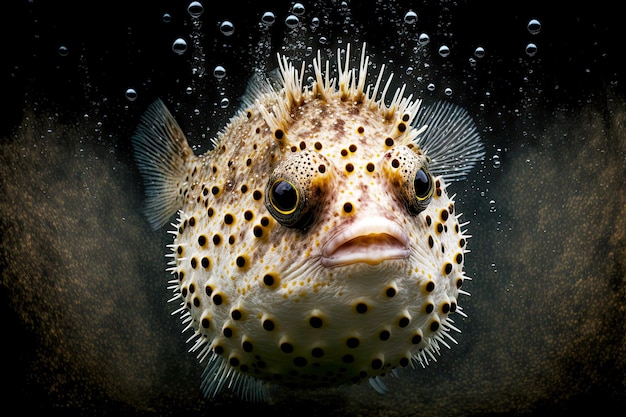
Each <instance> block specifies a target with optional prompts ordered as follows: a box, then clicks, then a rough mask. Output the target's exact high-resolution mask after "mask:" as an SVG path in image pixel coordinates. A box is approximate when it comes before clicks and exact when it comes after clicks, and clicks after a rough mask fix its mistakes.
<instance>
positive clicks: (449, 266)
mask: <svg viewBox="0 0 626 417" xmlns="http://www.w3.org/2000/svg"><path fill="white" fill-rule="evenodd" d="M450 272H452V264H451V263H450V262H446V264H445V265H444V266H443V273H444V274H446V275H448V274H450Z"/></svg>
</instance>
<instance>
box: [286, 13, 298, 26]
mask: <svg viewBox="0 0 626 417" xmlns="http://www.w3.org/2000/svg"><path fill="white" fill-rule="evenodd" d="M298 23H300V19H298V16H296V15H293V14H290V15H289V16H287V18H286V19H285V25H287V27H288V28H289V29H293V28H295V27H296V26H298Z"/></svg>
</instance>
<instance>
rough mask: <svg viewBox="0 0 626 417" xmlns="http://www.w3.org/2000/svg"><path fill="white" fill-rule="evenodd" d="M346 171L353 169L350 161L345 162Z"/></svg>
mask: <svg viewBox="0 0 626 417" xmlns="http://www.w3.org/2000/svg"><path fill="white" fill-rule="evenodd" d="M346 171H348V172H352V171H354V165H352V164H351V163H349V162H348V163H347V164H346Z"/></svg>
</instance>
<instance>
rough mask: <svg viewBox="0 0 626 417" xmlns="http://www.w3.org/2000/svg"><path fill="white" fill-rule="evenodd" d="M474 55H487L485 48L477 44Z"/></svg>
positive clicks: (481, 56) (479, 56)
mask: <svg viewBox="0 0 626 417" xmlns="http://www.w3.org/2000/svg"><path fill="white" fill-rule="evenodd" d="M474 56H475V57H476V58H483V57H484V56H485V48H483V47H482V46H477V47H476V49H474Z"/></svg>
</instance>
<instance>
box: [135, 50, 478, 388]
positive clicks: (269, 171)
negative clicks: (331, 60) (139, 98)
mask: <svg viewBox="0 0 626 417" xmlns="http://www.w3.org/2000/svg"><path fill="white" fill-rule="evenodd" d="M349 49H350V48H349V46H348V48H347V50H346V51H343V52H338V56H339V57H340V58H339V59H338V62H337V68H338V69H337V77H336V78H331V76H330V73H329V69H328V68H329V65H330V64H327V63H326V62H325V61H324V62H323V61H322V59H321V56H320V54H318V55H317V59H314V60H313V68H314V74H315V79H316V81H315V82H313V83H312V84H309V85H304V84H303V73H302V70H301V71H298V70H296V69H295V67H294V66H293V64H292V63H291V62H289V61H288V60H287V59H286V58H284V57H279V63H280V75H281V78H280V80H279V82H278V83H276V82H274V83H273V84H278V85H279V87H278V88H275V87H272V85H273V84H272V83H270V82H268V81H267V80H265V79H263V78H262V77H259V78H257V79H254V80H253V81H252V83H251V87H250V88H249V93H248V95H247V97H246V99H245V100H244V103H245V104H244V106H243V108H242V109H241V110H240V112H239V113H238V114H237V115H236V116H235V117H233V118H232V119H231V121H230V122H229V124H228V125H227V126H226V127H225V128H224V129H223V130H222V131H221V132H220V133H219V135H218V137H217V138H216V139H214V140H213V149H212V150H210V151H208V152H207V153H206V154H204V155H201V156H196V155H194V153H193V151H192V150H191V148H190V147H189V145H188V144H187V141H186V139H185V137H184V135H183V133H182V131H181V129H180V128H179V127H178V125H177V123H176V121H175V120H174V118H173V116H172V115H171V114H170V113H169V112H168V110H167V109H166V107H165V105H164V104H163V103H162V102H161V101H157V102H156V103H154V104H153V105H152V106H151V107H150V108H149V109H148V111H147V112H146V115H145V116H144V118H143V119H142V122H141V124H140V126H139V127H138V129H137V132H136V134H135V136H134V145H135V156H136V161H137V164H138V167H139V169H140V171H141V172H142V174H143V178H144V184H145V188H146V194H147V203H146V214H147V217H148V219H149V220H150V222H151V224H152V225H153V226H154V227H155V228H159V227H161V226H163V225H164V224H165V223H166V222H167V221H168V220H169V218H170V217H171V216H172V215H173V214H174V213H175V212H177V213H178V215H177V218H176V221H175V223H174V224H173V226H174V229H173V230H171V231H170V232H171V233H172V235H173V237H174V240H173V243H172V244H171V245H169V246H170V248H171V253H170V254H169V255H168V256H169V258H170V261H169V267H168V271H169V272H170V273H171V274H172V278H171V281H170V284H171V285H170V288H171V290H172V291H173V294H174V296H173V298H172V300H171V301H172V302H174V303H178V304H180V308H179V309H178V310H177V312H178V313H180V316H181V318H182V322H183V324H184V325H185V330H188V331H189V333H190V334H191V335H190V337H189V341H190V343H191V350H192V351H195V352H197V354H198V357H199V358H200V360H201V361H206V362H207V367H206V370H205V374H204V382H203V391H204V393H205V395H207V396H214V395H216V394H218V393H219V392H220V391H221V390H222V388H224V387H225V386H229V387H231V388H232V389H234V390H235V391H236V392H238V393H239V394H240V396H242V397H243V398H246V399H250V400H262V399H267V397H268V391H267V387H268V386H270V385H271V384H283V385H286V386H294V387H318V386H331V385H339V384H344V383H350V382H360V381H361V380H364V379H369V380H370V383H371V384H372V386H373V387H374V388H375V389H377V390H379V391H384V390H385V385H384V384H383V383H382V381H381V380H380V378H379V377H380V376H384V375H385V374H387V373H390V372H392V371H393V370H394V369H396V368H398V367H407V366H415V365H422V366H423V365H426V364H427V363H428V362H429V360H431V359H433V358H434V357H435V356H436V355H438V354H439V353H440V349H441V346H446V347H449V346H450V343H451V342H454V343H456V341H455V340H454V338H453V336H452V335H451V333H452V332H458V331H460V330H459V329H457V328H456V327H455V326H454V320H453V315H454V313H457V314H463V312H462V309H461V307H460V306H459V297H460V296H461V295H463V294H467V293H465V292H464V291H463V290H462V289H461V287H462V285H463V281H464V280H465V279H467V277H466V276H465V275H464V272H463V265H464V261H465V255H466V252H467V251H468V250H467V239H468V237H469V236H468V234H467V232H466V230H465V229H464V226H465V223H460V221H459V218H460V214H459V213H457V212H456V211H455V206H454V199H453V197H450V196H448V194H447V193H446V180H448V181H449V180H456V179H460V178H462V176H463V175H464V174H465V173H467V172H469V170H470V169H471V168H472V167H473V165H474V164H475V163H476V162H477V161H479V160H480V159H481V158H482V156H483V148H482V145H481V144H480V141H479V138H478V135H477V134H476V132H475V129H474V126H473V124H472V123H471V120H469V118H468V117H467V116H465V113H463V112H462V111H460V110H459V109H452V108H451V107H450V106H441V107H438V108H436V109H430V110H428V109H422V108H421V107H420V104H421V102H420V101H419V100H413V99H412V97H411V96H408V97H407V96H405V91H404V87H402V88H400V89H399V90H398V91H397V92H395V94H394V95H393V98H392V99H391V100H389V99H388V97H387V96H388V93H387V89H388V87H389V82H388V81H386V82H385V81H384V80H383V78H384V71H383V70H381V71H380V75H379V76H378V78H377V79H376V80H375V84H368V82H367V76H366V74H367V70H368V67H369V60H368V57H367V55H366V53H365V46H364V47H363V50H362V54H361V57H360V64H359V66H358V68H352V67H350V66H349V63H350V50H349ZM341 57H343V61H342V58H341ZM302 68H303V70H304V66H303V67H302ZM324 68H326V70H325V71H324ZM385 100H386V101H387V102H389V104H386V102H385ZM425 119H427V120H426V122H428V120H435V119H437V123H433V125H432V126H428V125H427V123H426V124H422V123H423V121H424V120H425ZM418 121H419V124H418ZM455 124H459V126H460V129H457V130H455V132H453V133H451V134H449V135H448V136H447V137H446V138H445V139H441V140H434V139H433V138H437V137H438V136H437V132H439V133H441V132H442V131H444V130H445V128H444V126H450V125H455ZM429 137H430V139H429ZM430 150H432V152H429V151H430ZM431 158H432V159H431ZM441 160H445V161H449V160H457V161H462V162H457V165H454V163H448V162H445V163H444V162H441ZM438 161H439V162H438ZM447 175H448V176H447Z"/></svg>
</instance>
